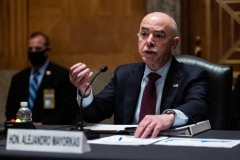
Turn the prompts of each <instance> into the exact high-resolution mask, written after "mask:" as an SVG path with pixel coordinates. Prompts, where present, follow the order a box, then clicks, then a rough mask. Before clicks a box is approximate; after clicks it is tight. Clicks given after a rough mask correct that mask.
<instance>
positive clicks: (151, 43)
mask: <svg viewBox="0 0 240 160" xmlns="http://www.w3.org/2000/svg"><path fill="white" fill-rule="evenodd" d="M154 45H155V42H154V38H153V35H152V34H150V35H149V37H148V39H147V46H149V47H150V46H154Z"/></svg>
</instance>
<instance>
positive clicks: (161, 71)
mask: <svg viewBox="0 0 240 160" xmlns="http://www.w3.org/2000/svg"><path fill="white" fill-rule="evenodd" d="M171 61H172V58H171V59H170V60H169V61H168V62H167V63H166V64H165V65H164V66H162V67H161V68H160V69H159V70H157V71H152V70H151V69H150V68H149V67H148V65H147V64H146V65H145V70H144V75H143V79H145V78H146V77H147V76H148V75H149V73H151V72H156V73H158V74H159V75H160V76H161V77H162V78H164V79H166V77H167V73H168V70H169V67H170V65H171Z"/></svg>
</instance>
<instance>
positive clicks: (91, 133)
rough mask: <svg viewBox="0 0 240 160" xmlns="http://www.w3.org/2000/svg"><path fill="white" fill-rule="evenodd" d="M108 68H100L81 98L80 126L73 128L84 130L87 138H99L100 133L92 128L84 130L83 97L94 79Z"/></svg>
mask: <svg viewBox="0 0 240 160" xmlns="http://www.w3.org/2000/svg"><path fill="white" fill-rule="evenodd" d="M107 70H108V67H107V66H102V67H101V68H100V70H99V71H98V73H97V74H96V75H95V76H94V77H93V79H92V80H91V81H90V83H89V85H88V86H87V88H86V89H85V90H84V92H83V94H82V96H81V100H80V104H79V105H80V106H79V121H78V127H77V128H74V129H73V130H74V131H83V132H84V134H85V135H86V137H87V139H95V138H99V134H98V133H96V132H94V131H91V130H84V129H83V116H84V114H83V106H82V103H83V97H84V95H85V93H86V91H87V90H88V89H89V87H90V86H91V84H92V83H93V81H94V80H95V78H96V77H97V76H98V75H99V74H100V73H102V72H106V71H107Z"/></svg>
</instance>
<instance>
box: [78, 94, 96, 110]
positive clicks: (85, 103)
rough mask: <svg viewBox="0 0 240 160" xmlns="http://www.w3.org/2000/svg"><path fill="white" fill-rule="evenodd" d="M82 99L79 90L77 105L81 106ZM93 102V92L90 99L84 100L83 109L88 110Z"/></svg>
mask: <svg viewBox="0 0 240 160" xmlns="http://www.w3.org/2000/svg"><path fill="white" fill-rule="evenodd" d="M81 99H82V97H81V96H80V95H79V93H78V90H77V103H78V106H80V102H81ZM92 101H93V93H92V90H91V92H90V95H89V96H88V97H86V98H83V101H82V107H83V108H86V107H87V106H89V105H90V104H91V103H92Z"/></svg>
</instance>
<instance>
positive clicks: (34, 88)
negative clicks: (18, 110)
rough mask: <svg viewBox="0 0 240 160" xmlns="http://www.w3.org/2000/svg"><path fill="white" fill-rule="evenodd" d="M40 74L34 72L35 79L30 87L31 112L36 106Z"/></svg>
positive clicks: (29, 104)
mask: <svg viewBox="0 0 240 160" xmlns="http://www.w3.org/2000/svg"><path fill="white" fill-rule="evenodd" d="M39 74H40V73H39V72H38V71H34V72H33V79H32V81H31V82H30V87H29V98H28V107H29V109H30V110H32V109H33V106H34V101H35V99H36V93H37V90H38V75H39Z"/></svg>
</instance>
